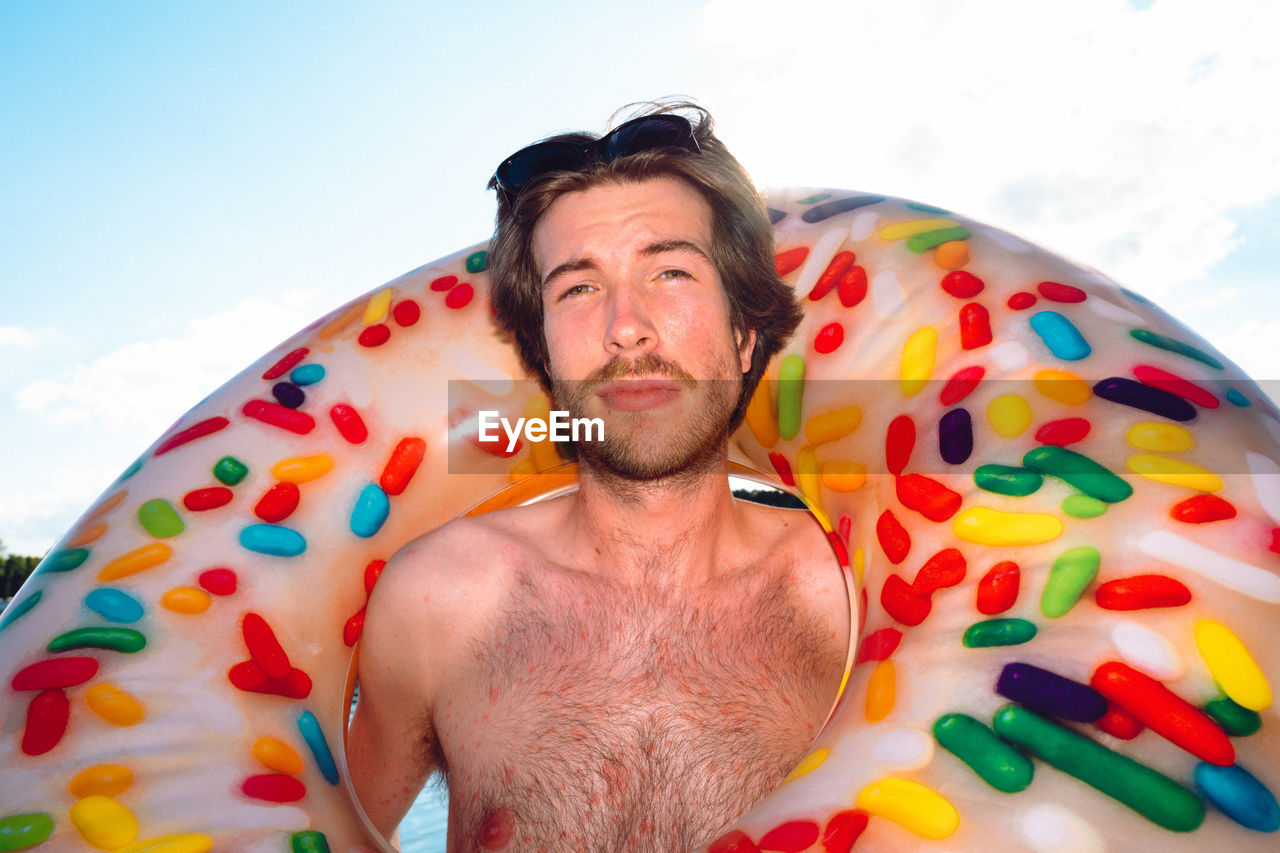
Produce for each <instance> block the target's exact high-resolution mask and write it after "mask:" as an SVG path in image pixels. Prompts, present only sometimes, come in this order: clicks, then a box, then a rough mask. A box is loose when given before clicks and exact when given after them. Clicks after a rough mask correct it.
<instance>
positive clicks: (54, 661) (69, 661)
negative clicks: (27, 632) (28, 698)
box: [12, 657, 98, 691]
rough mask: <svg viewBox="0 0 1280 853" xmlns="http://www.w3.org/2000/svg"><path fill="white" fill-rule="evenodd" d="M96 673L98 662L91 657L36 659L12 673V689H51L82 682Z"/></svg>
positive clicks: (72, 685)
mask: <svg viewBox="0 0 1280 853" xmlns="http://www.w3.org/2000/svg"><path fill="white" fill-rule="evenodd" d="M97 674H98V662H97V661H96V660H94V659H93V658H86V657H71V658H50V659H49V660H42V661H37V662H36V663H33V664H31V665H29V666H24V667H23V668H22V669H20V670H18V671H17V672H16V673H14V676H13V681H12V686H13V689H14V690H24V691H25V690H51V689H54V688H62V687H75V686H76V685H77V684H84V683H85V682H86V681H88V680H89V679H90V678H93V677H94V676H95V675H97Z"/></svg>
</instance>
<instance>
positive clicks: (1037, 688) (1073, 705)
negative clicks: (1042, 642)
mask: <svg viewBox="0 0 1280 853" xmlns="http://www.w3.org/2000/svg"><path fill="white" fill-rule="evenodd" d="M996 692H997V693H999V694H1000V695H1001V696H1004V697H1007V698H1009V699H1012V700H1013V701H1015V702H1017V703H1018V704H1020V705H1025V706H1026V707H1027V708H1030V709H1031V710H1032V711H1036V712H1038V713H1041V714H1045V715H1046V716H1051V717H1060V718H1061V719H1064V720H1075V721H1077V722H1081V723H1092V722H1093V721H1094V720H1096V719H1098V718H1099V717H1101V716H1102V715H1103V714H1105V713H1106V712H1107V700H1106V699H1104V698H1102V694H1101V693H1099V692H1098V691H1096V690H1094V689H1093V688H1092V687H1089V686H1088V685H1087V684H1081V683H1080V682H1078V681H1072V680H1071V679H1070V678H1066V677H1064V676H1061V675H1058V674H1057V673H1056V672H1050V671H1049V670H1047V669H1041V668H1040V667H1038V666H1032V665H1031V664H1029V663H1011V664H1007V665H1006V666H1005V668H1004V669H1003V670H1002V671H1001V672H1000V678H999V680H998V681H997V682H996Z"/></svg>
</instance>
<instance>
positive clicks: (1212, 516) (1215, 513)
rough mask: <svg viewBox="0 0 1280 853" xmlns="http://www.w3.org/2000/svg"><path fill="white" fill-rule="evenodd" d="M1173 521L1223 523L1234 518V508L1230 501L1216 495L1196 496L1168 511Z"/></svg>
mask: <svg viewBox="0 0 1280 853" xmlns="http://www.w3.org/2000/svg"><path fill="white" fill-rule="evenodd" d="M1169 515H1170V517H1172V518H1173V519H1174V521H1181V522H1185V523H1186V524H1204V523H1206V522H1209V521H1225V520H1226V519H1228V518H1235V517H1236V508H1235V507H1234V506H1233V505H1232V504H1231V502H1230V501H1226V500H1224V499H1222V498H1220V497H1218V496H1217V495H1196V496H1194V497H1190V498H1187V499H1186V500H1184V501H1178V503H1176V504H1174V505H1173V509H1171V510H1169Z"/></svg>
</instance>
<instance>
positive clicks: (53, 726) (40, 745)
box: [19, 688, 71, 755]
mask: <svg viewBox="0 0 1280 853" xmlns="http://www.w3.org/2000/svg"><path fill="white" fill-rule="evenodd" d="M70 719H71V703H70V702H69V701H68V700H67V694H66V693H65V692H64V691H62V690H60V689H57V688H53V689H50V690H43V691H41V692H40V693H37V694H36V695H35V697H34V698H33V699H32V700H31V704H29V705H27V723H26V725H25V726H24V727H23V729H22V740H21V742H20V743H19V748H20V749H21V750H22V754H23V755H44V754H45V753H46V752H48V751H49V750H51V749H53V748H54V747H55V746H57V745H58V742H59V741H61V740H62V736H63V735H64V734H66V733H67V723H68V721H70Z"/></svg>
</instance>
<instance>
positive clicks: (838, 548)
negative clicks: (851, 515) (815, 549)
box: [827, 530, 849, 568]
mask: <svg viewBox="0 0 1280 853" xmlns="http://www.w3.org/2000/svg"><path fill="white" fill-rule="evenodd" d="M827 541H828V542H830V543H831V550H832V551H835V552H836V562H838V563H839V564H840V565H841V566H844V567H845V568H848V567H849V552H848V550H846V549H845V547H844V540H843V539H841V538H840V534H838V533H836V532H835V531H834V530H828V531H827Z"/></svg>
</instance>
